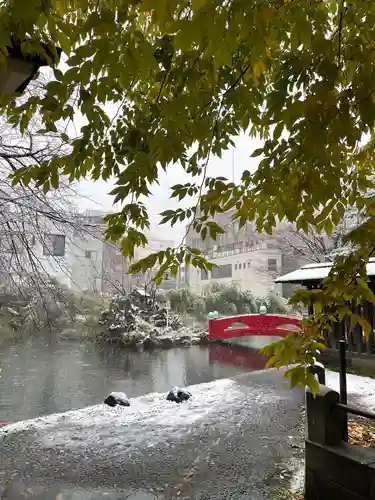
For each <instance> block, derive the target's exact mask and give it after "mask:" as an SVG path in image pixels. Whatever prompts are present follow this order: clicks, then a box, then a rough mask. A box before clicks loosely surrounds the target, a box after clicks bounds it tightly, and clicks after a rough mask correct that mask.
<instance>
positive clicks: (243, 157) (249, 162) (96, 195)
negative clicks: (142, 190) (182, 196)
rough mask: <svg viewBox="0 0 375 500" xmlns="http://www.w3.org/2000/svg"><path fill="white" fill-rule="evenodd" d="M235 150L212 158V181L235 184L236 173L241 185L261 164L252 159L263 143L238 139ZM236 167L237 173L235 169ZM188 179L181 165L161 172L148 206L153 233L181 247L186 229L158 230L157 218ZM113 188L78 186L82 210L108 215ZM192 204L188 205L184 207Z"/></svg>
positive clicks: (95, 184) (89, 184) (106, 184)
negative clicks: (174, 189)
mask: <svg viewBox="0 0 375 500" xmlns="http://www.w3.org/2000/svg"><path fill="white" fill-rule="evenodd" d="M235 144H236V147H235V148H234V151H233V149H231V150H228V151H226V152H225V153H224V154H223V157H222V158H217V157H213V158H212V159H211V161H210V162H209V165H208V173H207V175H208V176H209V177H213V176H215V177H218V176H222V177H226V178H227V179H229V180H232V177H233V173H232V172H233V170H234V180H235V181H236V182H238V181H240V179H241V174H242V172H243V171H244V170H252V171H253V170H255V169H256V167H257V164H258V162H259V158H250V155H251V153H252V152H253V151H254V149H256V148H258V147H260V145H261V142H260V141H258V140H256V139H252V138H250V137H248V136H245V135H241V136H239V137H237V138H236V139H235ZM232 165H234V169H233V168H232ZM189 180H191V179H189V176H188V175H187V174H186V173H185V172H184V171H183V169H182V168H181V167H180V166H178V165H173V166H171V167H170V168H169V169H168V171H167V173H165V172H164V171H162V170H161V172H160V185H159V186H156V185H155V186H154V187H153V189H152V196H151V197H150V198H149V199H148V201H147V206H148V209H149V213H150V218H151V224H152V230H153V232H155V233H157V235H158V236H159V237H161V238H165V239H173V240H174V241H175V243H179V241H180V240H181V238H182V237H183V235H184V227H185V226H184V225H183V224H180V225H178V226H177V225H176V226H174V228H171V227H170V226H166V225H163V226H158V223H159V220H160V219H159V216H158V214H159V213H160V212H162V211H163V210H166V209H168V208H176V201H175V199H169V197H170V187H171V186H173V185H174V184H182V183H184V182H189ZM113 186H114V184H113V183H111V182H103V181H97V182H93V181H89V180H86V181H82V182H81V183H80V186H79V191H80V193H81V195H82V198H80V199H79V207H80V209H82V210H103V211H109V210H111V209H113V199H112V197H111V196H109V195H108V193H109V191H111V189H112V188H113ZM190 204H191V203H189V201H186V202H185V203H184V206H188V205H190Z"/></svg>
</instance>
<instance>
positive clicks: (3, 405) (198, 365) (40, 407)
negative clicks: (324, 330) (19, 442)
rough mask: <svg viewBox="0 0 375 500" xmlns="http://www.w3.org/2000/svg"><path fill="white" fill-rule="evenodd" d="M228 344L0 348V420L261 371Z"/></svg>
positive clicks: (250, 356) (251, 356)
mask: <svg viewBox="0 0 375 500" xmlns="http://www.w3.org/2000/svg"><path fill="white" fill-rule="evenodd" d="M263 366H264V360H263V359H262V358H261V357H260V356H258V355H257V353H255V352H254V351H251V350H249V349H243V348H231V347H229V346H223V345H220V346H217V345H216V346H215V345H214V346H209V347H197V346H194V347H189V348H175V349H170V350H164V351H163V350H156V351H152V352H148V351H147V352H133V351H132V352H129V351H125V350H119V349H117V348H113V347H104V348H103V347H102V348H100V347H99V346H97V345H95V344H94V343H86V344H78V343H74V342H71V343H46V342H45V341H42V340H30V341H28V342H26V343H17V344H12V345H8V346H1V347H0V369H1V372H0V420H5V421H9V422H14V421H17V420H25V419H29V418H34V417H38V416H41V415H46V414H51V413H57V412H63V411H67V410H71V409H77V408H83V407H86V406H90V405H94V404H98V403H100V402H102V401H103V400H104V398H105V397H106V396H107V395H108V393H109V392H111V391H121V392H125V393H126V394H127V396H128V397H137V396H142V395H144V394H148V393H150V392H165V391H168V390H169V389H170V388H171V387H173V386H175V385H177V386H180V387H183V386H187V385H192V384H199V383H204V382H210V381H212V380H215V379H219V378H225V377H232V376H235V375H238V374H240V373H244V372H247V371H252V370H257V369H261V368H263Z"/></svg>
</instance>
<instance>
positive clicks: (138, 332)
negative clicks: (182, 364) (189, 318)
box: [99, 293, 208, 349]
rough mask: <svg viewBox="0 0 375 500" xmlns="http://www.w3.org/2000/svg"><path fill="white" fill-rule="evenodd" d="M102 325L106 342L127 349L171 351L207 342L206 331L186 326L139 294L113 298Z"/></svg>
mask: <svg viewBox="0 0 375 500" xmlns="http://www.w3.org/2000/svg"><path fill="white" fill-rule="evenodd" d="M99 324H100V325H102V326H103V327H104V331H103V332H102V335H101V338H102V339H103V340H105V341H106V342H110V343H118V344H119V345H121V346H123V347H126V348H134V349H155V348H164V349H168V348H170V347H173V346H190V345H197V344H204V343H207V341H208V333H207V330H205V329H200V330H197V329H196V328H188V327H186V326H184V325H183V324H182V322H181V318H180V317H179V316H178V315H175V314H171V313H170V312H169V311H167V309H166V308H164V307H162V306H160V305H159V304H158V303H157V302H155V301H153V300H152V299H151V298H150V297H149V296H147V295H144V294H140V293H136V294H130V295H128V296H116V297H114V298H113V300H112V301H111V304H110V307H109V309H106V310H104V311H103V313H102V315H101V317H100V320H99Z"/></svg>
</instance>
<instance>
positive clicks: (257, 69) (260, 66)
mask: <svg viewBox="0 0 375 500" xmlns="http://www.w3.org/2000/svg"><path fill="white" fill-rule="evenodd" d="M265 67H266V65H265V64H264V61H263V60H262V59H260V60H259V61H258V62H257V63H255V64H254V67H253V73H254V76H255V78H259V77H260V76H261V75H262V74H263V73H264V70H265Z"/></svg>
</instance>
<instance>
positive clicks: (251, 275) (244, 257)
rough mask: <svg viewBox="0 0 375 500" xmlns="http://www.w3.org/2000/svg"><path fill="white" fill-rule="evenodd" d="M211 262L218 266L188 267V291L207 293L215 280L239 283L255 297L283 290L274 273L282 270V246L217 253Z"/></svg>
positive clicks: (264, 246)
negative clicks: (204, 268) (207, 269)
mask: <svg viewBox="0 0 375 500" xmlns="http://www.w3.org/2000/svg"><path fill="white" fill-rule="evenodd" d="M208 260H209V262H212V263H213V264H215V265H216V267H214V268H213V269H212V271H209V272H204V271H202V270H201V269H197V268H194V267H193V266H189V267H188V271H187V272H188V283H189V290H190V291H191V292H193V293H197V294H204V293H205V291H206V289H208V287H209V285H211V284H212V283H221V284H225V285H231V284H236V285H238V286H239V287H240V289H241V290H249V291H250V292H251V293H252V294H253V295H254V296H256V297H265V296H267V295H268V294H269V293H270V292H276V293H280V294H281V292H282V289H281V285H275V283H274V278H275V275H277V274H279V273H280V270H281V265H282V254H281V251H280V250H279V249H275V248H267V245H266V244H264V245H260V246H258V247H256V248H254V249H253V250H250V251H247V252H241V253H240V252H235V251H227V252H220V253H218V252H214V253H213V255H212V257H209V258H208Z"/></svg>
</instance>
